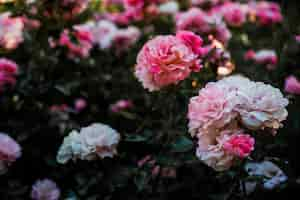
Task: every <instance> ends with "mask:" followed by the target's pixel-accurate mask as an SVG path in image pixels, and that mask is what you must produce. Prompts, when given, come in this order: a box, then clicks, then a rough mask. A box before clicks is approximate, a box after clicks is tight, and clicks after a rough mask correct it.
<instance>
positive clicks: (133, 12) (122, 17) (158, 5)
mask: <svg viewBox="0 0 300 200" xmlns="http://www.w3.org/2000/svg"><path fill="white" fill-rule="evenodd" d="M102 7H103V9H104V11H105V12H104V13H103V14H101V17H104V18H106V19H108V20H110V21H113V22H115V23H117V24H120V25H128V24H130V23H132V22H137V21H141V20H145V19H147V18H153V17H155V16H158V15H161V14H170V13H175V12H177V11H178V9H179V5H178V3H177V2H176V1H168V0H105V1H103V4H102ZM118 7H119V8H122V9H118ZM112 11H113V12H112Z"/></svg>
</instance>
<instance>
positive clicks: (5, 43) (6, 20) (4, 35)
mask: <svg viewBox="0 0 300 200" xmlns="http://www.w3.org/2000/svg"><path fill="white" fill-rule="evenodd" d="M10 15H11V14H10V13H8V12H6V13H2V14H0V48H1V47H2V48H4V49H8V50H11V49H15V48H17V47H18V45H19V44H20V43H21V42H23V30H24V22H23V19H22V17H10Z"/></svg>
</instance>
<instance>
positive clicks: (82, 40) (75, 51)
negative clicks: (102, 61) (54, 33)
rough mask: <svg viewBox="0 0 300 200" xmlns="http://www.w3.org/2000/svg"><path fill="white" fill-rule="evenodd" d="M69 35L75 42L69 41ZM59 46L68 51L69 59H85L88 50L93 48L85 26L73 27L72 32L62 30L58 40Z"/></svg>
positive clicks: (89, 33) (91, 37)
mask: <svg viewBox="0 0 300 200" xmlns="http://www.w3.org/2000/svg"><path fill="white" fill-rule="evenodd" d="M71 35H73V36H74V37H75V39H76V42H73V41H72V40H71ZM59 45H60V46H64V47H66V48H67V49H68V56H69V57H70V58H76V57H78V56H79V57H80V58H86V57H88V56H89V53H90V50H91V49H92V47H93V35H92V33H91V32H90V30H89V27H87V26H86V25H85V24H83V25H76V26H74V31H72V32H70V31H69V30H64V31H63V32H62V33H61V35H60V38H59Z"/></svg>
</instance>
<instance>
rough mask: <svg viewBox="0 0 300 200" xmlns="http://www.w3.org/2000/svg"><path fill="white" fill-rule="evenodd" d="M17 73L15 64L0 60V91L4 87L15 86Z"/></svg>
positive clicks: (3, 59) (4, 59)
mask: <svg viewBox="0 0 300 200" xmlns="http://www.w3.org/2000/svg"><path fill="white" fill-rule="evenodd" d="M17 71H18V65H17V64H16V63H15V62H13V61H11V60H8V59H6V58H0V90H2V89H3V87H4V86H6V85H9V86H14V85H15V83H16V78H15V76H16V75H17Z"/></svg>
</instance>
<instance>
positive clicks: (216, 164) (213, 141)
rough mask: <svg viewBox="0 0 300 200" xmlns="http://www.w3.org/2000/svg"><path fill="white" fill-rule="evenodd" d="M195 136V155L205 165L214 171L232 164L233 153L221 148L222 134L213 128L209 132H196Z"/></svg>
mask: <svg viewBox="0 0 300 200" xmlns="http://www.w3.org/2000/svg"><path fill="white" fill-rule="evenodd" d="M197 137H198V147H197V150H196V156H197V157H198V158H199V159H200V160H201V161H202V162H204V163H205V164H206V165H207V166H209V167H212V168H213V169H214V170H216V171H225V170H228V169H229V168H230V167H231V166H232V165H233V164H234V159H235V157H234V155H232V154H228V153H226V151H225V150H224V149H223V143H222V139H223V137H224V134H222V133H220V132H218V131H216V129H214V130H212V131H210V132H209V133H205V134H198V136H197Z"/></svg>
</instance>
